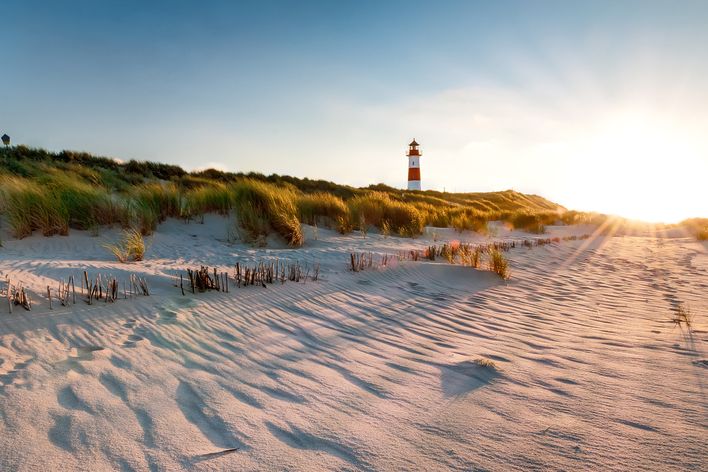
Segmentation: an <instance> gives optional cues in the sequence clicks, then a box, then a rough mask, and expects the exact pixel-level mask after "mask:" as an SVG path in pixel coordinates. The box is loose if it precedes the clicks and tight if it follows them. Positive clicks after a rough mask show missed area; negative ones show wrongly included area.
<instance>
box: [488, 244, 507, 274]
mask: <svg viewBox="0 0 708 472" xmlns="http://www.w3.org/2000/svg"><path fill="white" fill-rule="evenodd" d="M489 270H491V271H492V272H494V273H495V274H497V275H498V276H499V277H501V278H502V279H504V280H508V279H509V278H510V277H511V274H510V272H509V262H508V261H507V259H506V257H504V254H503V253H502V252H501V251H499V250H498V249H492V250H491V251H489Z"/></svg>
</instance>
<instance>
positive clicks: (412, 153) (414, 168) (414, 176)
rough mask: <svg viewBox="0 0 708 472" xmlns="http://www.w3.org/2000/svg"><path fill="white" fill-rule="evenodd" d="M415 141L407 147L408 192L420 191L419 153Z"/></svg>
mask: <svg viewBox="0 0 708 472" xmlns="http://www.w3.org/2000/svg"><path fill="white" fill-rule="evenodd" d="M418 146H419V144H418V143H416V142H415V139H413V141H411V143H410V144H409V145H408V154H407V156H408V190H420V156H421V154H420V151H419V150H418Z"/></svg>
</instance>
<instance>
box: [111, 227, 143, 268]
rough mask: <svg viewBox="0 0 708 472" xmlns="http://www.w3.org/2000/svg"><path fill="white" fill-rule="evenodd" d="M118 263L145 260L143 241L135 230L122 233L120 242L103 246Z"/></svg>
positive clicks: (141, 236)
mask: <svg viewBox="0 0 708 472" xmlns="http://www.w3.org/2000/svg"><path fill="white" fill-rule="evenodd" d="M103 247H105V248H106V249H108V250H109V251H110V252H111V253H112V254H113V255H114V256H115V258H116V259H117V260H118V261H119V262H130V261H142V260H143V259H144V258H145V240H144V239H143V235H142V234H141V232H140V231H138V230H137V229H127V230H125V231H123V234H122V235H121V239H120V241H118V242H117V243H106V244H104V245H103Z"/></svg>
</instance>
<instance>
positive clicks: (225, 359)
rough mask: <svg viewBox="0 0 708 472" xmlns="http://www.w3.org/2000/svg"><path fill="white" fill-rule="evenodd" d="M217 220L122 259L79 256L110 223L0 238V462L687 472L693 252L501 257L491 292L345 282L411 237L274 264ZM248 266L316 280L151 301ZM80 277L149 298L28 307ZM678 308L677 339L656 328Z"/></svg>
mask: <svg viewBox="0 0 708 472" xmlns="http://www.w3.org/2000/svg"><path fill="white" fill-rule="evenodd" d="M226 226H227V222H226V220H224V219H221V218H218V217H208V218H207V222H206V224H204V225H200V224H190V225H185V224H183V223H181V222H177V221H170V222H168V223H166V224H164V225H162V226H161V227H160V229H159V231H158V232H157V233H156V235H155V236H154V237H153V238H151V239H150V241H151V246H150V248H149V250H148V253H147V260H146V261H145V262H141V263H135V264H127V265H126V264H119V263H116V262H114V261H112V260H111V259H110V256H109V254H108V253H107V252H106V250H105V249H103V248H102V247H101V244H102V243H103V242H104V241H105V239H106V238H110V237H114V236H115V234H116V233H117V231H105V232H104V233H103V234H102V235H101V236H100V237H98V238H95V237H91V236H90V235H88V234H81V233H80V232H73V233H72V235H71V236H70V237H52V238H44V237H41V236H33V237H31V238H27V239H24V240H21V241H16V240H12V239H10V238H9V237H8V236H7V235H4V237H3V242H4V247H2V248H0V279H3V280H4V279H5V277H6V276H7V277H10V278H11V279H12V280H13V281H15V282H17V281H22V282H23V283H24V284H25V286H28V287H31V288H33V289H35V290H36V292H37V293H35V294H34V297H33V298H34V300H35V307H34V309H33V310H32V311H31V312H26V311H24V310H22V309H21V308H19V307H16V308H15V310H14V312H13V314H8V313H7V307H6V304H5V303H4V302H1V303H0V385H1V386H0V470H33V471H34V470H43V471H49V470H90V471H101V470H169V471H173V470H303V471H311V470H477V469H482V470H587V469H594V470H691V469H693V470H706V468H707V464H708V459H707V458H708V456H707V454H706V449H705V443H706V439H707V438H708V403H707V398H708V397H707V396H706V393H707V391H706V388H707V387H708V382H706V373H708V361H707V360H706V359H707V355H708V354H707V353H706V341H708V334H707V332H706V328H707V326H706V324H707V322H706V316H705V315H706V313H708V295H707V294H708V257H707V256H706V245H705V244H699V243H697V242H694V241H691V240H690V239H687V238H668V237H667V238H662V239H655V238H652V237H648V236H647V237H645V236H642V237H614V238H606V239H605V238H600V239H597V240H595V241H592V242H589V241H569V242H563V243H561V244H554V245H551V246H546V247H537V248H533V249H525V248H517V249H514V250H512V251H511V252H509V253H508V256H509V258H510V260H511V267H512V272H513V274H512V280H511V281H509V282H502V281H501V280H500V279H498V278H497V277H496V276H495V275H493V274H491V273H489V272H486V271H479V270H474V269H470V268H463V267H459V266H449V265H446V264H441V263H429V262H403V263H400V264H396V265H395V267H389V268H387V269H385V270H381V271H366V272H363V273H352V272H349V271H347V268H346V263H347V258H348V253H349V251H351V250H357V251H373V252H375V253H377V254H379V253H385V252H389V253H392V252H395V251H398V250H401V249H406V248H412V247H419V248H420V247H424V246H425V245H427V244H430V243H431V238H432V233H433V230H429V231H428V234H427V235H426V236H425V237H422V238H419V239H416V240H410V239H400V238H383V237H381V236H379V235H371V234H370V235H369V236H368V237H366V238H363V237H362V236H361V235H347V236H341V235H338V234H336V233H333V232H330V231H326V230H323V229H319V230H318V231H317V233H318V234H317V236H318V239H317V240H313V239H312V233H313V229H312V228H306V230H307V233H308V235H309V236H310V239H309V240H308V242H307V244H306V246H305V247H304V248H301V249H297V250H292V249H287V248H282V247H281V248H279V249H278V248H276V249H267V248H266V249H254V248H251V247H249V246H246V245H242V244H237V245H228V244H226V243H225V241H224V239H225V237H226ZM434 232H435V233H436V236H435V237H436V238H438V239H440V241H439V242H442V241H444V240H449V239H458V238H459V235H457V234H455V233H454V232H452V231H450V230H435V231H434ZM588 232H591V229H589V228H576V227H572V228H567V227H566V228H563V227H558V228H551V234H550V236H555V235H563V234H583V233H588ZM518 236H527V235H519V234H510V233H508V232H506V231H505V230H503V229H501V228H500V229H499V230H498V231H497V235H496V237H497V238H509V237H518ZM463 239H473V240H480V241H481V240H483V239H484V238H482V237H480V236H478V235H469V234H465V235H464V236H463ZM269 257H280V258H288V259H292V260H295V259H299V260H300V261H302V262H310V263H312V261H318V262H319V263H321V265H322V280H321V281H319V282H307V283H305V284H302V283H300V284H296V283H292V282H287V283H286V284H285V285H282V286H280V285H275V286H269V287H268V288H267V289H263V288H258V287H249V288H247V289H235V288H234V289H232V291H231V293H228V294H226V293H205V294H200V295H197V296H192V295H189V296H185V297H182V296H181V295H180V294H179V290H178V289H177V288H175V287H174V286H173V285H172V284H173V279H172V277H173V276H174V274H176V273H177V270H178V269H180V268H184V267H187V266H191V267H194V266H195V265H198V264H199V263H205V264H209V265H212V266H213V265H219V266H220V267H222V268H223V269H224V270H225V269H227V268H228V267H230V266H231V265H232V264H233V263H235V262H236V261H237V260H239V261H241V262H242V263H243V262H245V261H246V260H251V261H254V260H259V259H263V258H269ZM83 267H89V268H90V269H91V270H92V272H93V273H97V272H101V273H103V274H108V273H111V274H113V275H118V276H119V277H125V274H128V273H131V272H134V273H137V274H141V275H145V276H146V277H147V278H148V281H149V283H150V285H151V288H152V289H153V295H152V296H150V297H145V298H138V299H136V300H132V301H124V300H119V301H118V302H116V303H115V304H105V303H99V304H97V305H94V306H88V305H86V304H85V303H83V302H81V303H79V304H77V305H75V306H73V307H68V308H67V307H57V306H55V307H54V308H55V309H54V310H52V311H49V310H48V306H47V304H46V300H43V299H42V294H41V292H42V288H43V287H46V285H47V284H51V285H52V287H55V286H56V282H57V281H58V280H59V279H60V278H62V277H63V278H66V277H68V276H69V275H72V274H73V275H75V276H76V277H77V279H78V277H79V275H80V274H81V268H83ZM678 302H684V303H686V304H687V305H689V306H690V308H691V310H692V311H693V313H694V314H695V317H694V325H693V331H692V333H688V332H687V330H686V329H685V328H684V329H681V328H679V327H676V326H675V325H673V324H672V323H671V322H670V321H669V320H670V318H671V316H672V311H671V310H672V307H674V306H675V305H676V303H678ZM55 305H56V304H55ZM481 357H484V358H487V359H491V360H493V361H494V362H495V363H496V365H497V367H498V370H497V371H494V370H490V369H487V368H484V367H481V366H479V365H477V364H476V363H475V362H474V361H475V360H476V359H479V358H481ZM227 448H238V450H237V451H235V452H232V453H222V454H219V451H223V450H224V449H227Z"/></svg>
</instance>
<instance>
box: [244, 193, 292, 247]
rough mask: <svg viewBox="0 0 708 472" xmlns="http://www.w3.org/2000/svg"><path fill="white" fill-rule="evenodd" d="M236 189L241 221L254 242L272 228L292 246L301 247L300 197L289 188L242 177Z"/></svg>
mask: <svg viewBox="0 0 708 472" xmlns="http://www.w3.org/2000/svg"><path fill="white" fill-rule="evenodd" d="M233 192H234V209H235V210H236V214H237V215H238V218H239V222H240V224H241V227H243V229H244V230H245V231H246V232H247V233H248V236H249V238H250V239H251V240H252V241H256V240H258V239H260V238H264V237H265V236H267V235H268V232H269V230H270V229H273V230H274V231H275V232H276V233H278V234H279V235H280V236H282V237H283V238H284V239H285V241H287V243H288V244H289V245H290V246H302V244H303V242H304V238H303V235H302V228H301V227H300V219H299V218H298V211H297V206H296V204H295V201H296V197H297V196H296V195H295V192H293V191H292V190H291V189H290V188H287V187H278V186H275V185H272V184H268V183H265V182H259V181H257V180H253V179H243V180H241V181H239V182H237V183H235V184H234V186H233Z"/></svg>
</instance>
